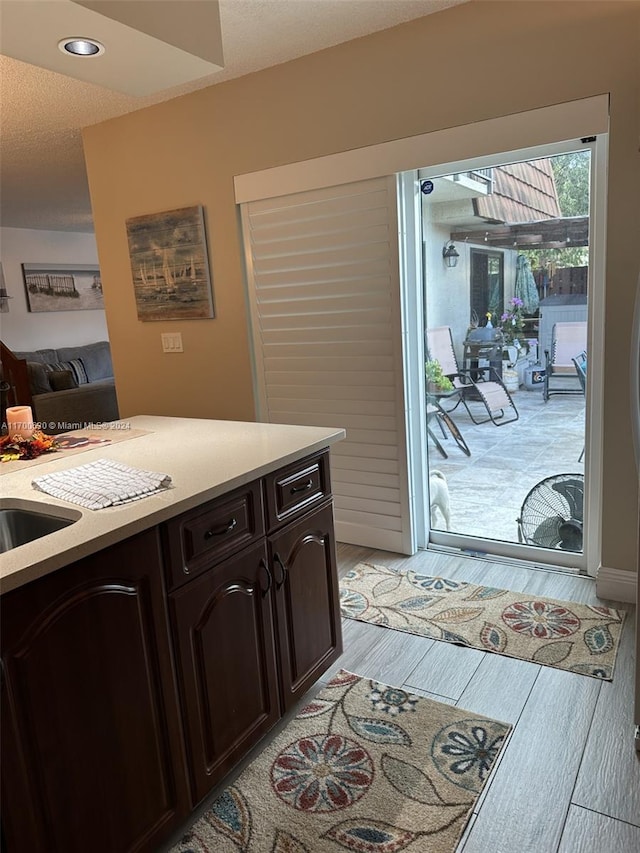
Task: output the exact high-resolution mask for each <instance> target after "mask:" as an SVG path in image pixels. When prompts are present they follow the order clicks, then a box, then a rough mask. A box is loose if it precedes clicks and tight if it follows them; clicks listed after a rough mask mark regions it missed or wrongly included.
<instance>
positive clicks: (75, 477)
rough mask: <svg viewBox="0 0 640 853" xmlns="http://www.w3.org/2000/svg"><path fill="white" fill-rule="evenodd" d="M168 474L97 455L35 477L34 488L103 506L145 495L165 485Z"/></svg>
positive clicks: (88, 505)
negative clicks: (75, 464)
mask: <svg viewBox="0 0 640 853" xmlns="http://www.w3.org/2000/svg"><path fill="white" fill-rule="evenodd" d="M170 483H171V477H170V476H169V475H168V474H160V473H158V472H156V471H143V470H141V469H139V468H130V467H129V466H128V465H123V464H122V462H116V461H114V460H113V459H97V460H96V461H95V462H88V463H87V464H86V465H79V466H78V467H77V468H67V470H66V471H56V472H55V473H53V474H43V476H41V477H36V478H35V479H34V480H33V481H32V484H33V486H35V488H36V489H40V491H42V492H46V493H47V494H48V495H51V496H52V497H54V498H60V500H63V501H70V502H71V503H74V504H79V505H80V506H83V507H85V509H104V508H105V507H108V506H119V505H120V504H126V503H130V502H131V501H137V500H140V498H146V497H148V496H149V495H153V494H157V493H158V492H160V491H163V490H164V489H166V488H168V486H169V484H170Z"/></svg>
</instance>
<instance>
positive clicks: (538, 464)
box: [428, 382, 585, 542]
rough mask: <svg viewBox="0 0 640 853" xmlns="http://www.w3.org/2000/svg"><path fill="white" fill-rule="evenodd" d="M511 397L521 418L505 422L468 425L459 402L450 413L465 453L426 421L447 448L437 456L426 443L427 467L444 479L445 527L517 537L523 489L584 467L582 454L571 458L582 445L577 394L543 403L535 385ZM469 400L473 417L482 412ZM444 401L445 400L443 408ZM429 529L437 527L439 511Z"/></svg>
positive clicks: (582, 414)
mask: <svg viewBox="0 0 640 853" xmlns="http://www.w3.org/2000/svg"><path fill="white" fill-rule="evenodd" d="M556 387H557V386H556ZM570 387H575V382H571V383H570ZM511 396H512V398H513V402H514V403H515V405H516V408H517V409H518V412H519V415H520V418H519V420H517V421H515V422H514V423H510V424H505V425H504V426H499V427H496V426H495V425H494V424H492V423H491V422H490V421H489V422H488V423H484V424H480V425H475V424H474V423H473V422H472V421H471V419H470V418H469V415H468V413H467V411H466V409H465V408H464V406H462V405H459V406H458V407H457V409H456V410H455V411H453V412H451V417H452V418H453V420H454V421H455V423H456V425H457V426H458V429H459V430H460V432H461V433H462V435H463V437H464V439H465V441H466V443H467V445H468V447H469V449H470V451H471V456H469V457H467V456H465V454H464V453H463V452H462V450H460V448H459V447H458V445H457V444H456V443H455V441H454V440H453V438H452V437H451V436H449V435H448V433H447V436H448V437H447V439H443V438H442V434H441V432H440V429H439V427H438V425H437V423H436V422H435V420H432V422H431V428H432V430H433V432H434V434H435V435H436V436H437V437H438V439H439V440H440V442H441V444H442V446H443V448H444V450H445V451H446V453H447V454H448V458H447V459H444V458H443V457H442V456H441V454H440V453H439V451H438V449H437V448H436V447H435V445H434V443H433V442H432V441H431V440H429V441H428V453H429V466H430V469H431V470H433V469H437V470H439V471H442V473H443V474H444V475H445V477H446V478H447V483H448V487H449V496H450V505H451V526H450V531H451V532H455V533H464V534H467V535H472V536H483V537H486V538H490V539H499V540H502V541H506V542H517V541H518V524H517V518H518V517H519V515H520V510H521V508H522V502H523V501H524V499H525V497H526V496H527V494H528V492H529V490H530V489H531V488H532V487H533V486H534V485H536V483H539V482H540V481H541V480H543V479H544V478H545V477H550V476H551V475H552V474H561V473H583V472H584V464H583V460H582V461H580V462H578V459H579V458H580V454H581V452H582V448H583V445H584V424H585V401H584V397H583V396H582V395H577V394H576V395H558V396H551V397H550V398H549V400H548V402H546V403H545V402H544V400H543V398H542V391H541V390H535V391H528V390H526V389H525V388H524V387H520V389H519V390H518V391H517V392H512V395H511ZM469 405H470V406H471V407H472V411H473V412H474V415H475V414H476V412H477V413H478V414H477V415H476V416H477V417H481V416H482V415H483V414H484V413H485V410H484V408H483V406H482V404H481V403H470V404H469ZM450 406H451V403H450V402H449V401H445V408H450ZM435 529H444V525H443V522H442V518H441V516H440V515H438V523H437V524H436V525H435Z"/></svg>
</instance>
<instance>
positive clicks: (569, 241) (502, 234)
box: [451, 216, 589, 249]
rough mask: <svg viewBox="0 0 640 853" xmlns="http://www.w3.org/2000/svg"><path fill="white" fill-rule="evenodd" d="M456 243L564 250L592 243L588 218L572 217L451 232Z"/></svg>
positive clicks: (508, 247)
mask: <svg viewBox="0 0 640 853" xmlns="http://www.w3.org/2000/svg"><path fill="white" fill-rule="evenodd" d="M451 239H452V240H453V241H454V242H457V243H465V242H467V243H479V244H483V243H484V244H486V245H487V246H491V247H494V248H502V249H565V248H569V247H571V248H573V247H575V246H588V245H589V217H588V216H571V217H564V218H561V219H544V220H541V221H539V222H515V223H510V224H503V225H495V224H490V223H487V224H486V225H485V227H484V228H482V229H477V228H475V229H474V230H473V231H452V232H451Z"/></svg>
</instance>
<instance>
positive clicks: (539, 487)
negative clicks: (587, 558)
mask: <svg viewBox="0 0 640 853" xmlns="http://www.w3.org/2000/svg"><path fill="white" fill-rule="evenodd" d="M583 503H584V475H583V474H554V475H553V476H552V477H546V478H545V479H544V480H541V481H540V482H539V483H537V484H536V485H535V486H534V487H533V488H532V489H531V490H530V492H529V493H528V495H527V496H526V498H525V499H524V501H523V504H522V507H521V509H520V518H518V519H517V521H518V539H519V541H520V542H525V543H526V544H527V545H538V546H540V547H542V548H558V549H560V550H562V551H582V523H583Z"/></svg>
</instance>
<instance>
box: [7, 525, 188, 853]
mask: <svg viewBox="0 0 640 853" xmlns="http://www.w3.org/2000/svg"><path fill="white" fill-rule="evenodd" d="M1 603H2V649H3V664H4V685H3V689H2V777H3V778H2V822H3V829H4V832H5V839H6V850H7V853H14V851H24V850H29V851H30V853H54V851H55V852H56V853H76V851H77V853H86V851H87V850H91V853H113V851H116V850H117V851H119V853H125V851H134V850H135V851H136V853H139V851H143V850H144V851H153V850H156V849H157V847H158V842H160V841H162V840H163V839H164V838H165V837H166V836H167V834H170V833H171V832H172V831H173V830H174V829H175V828H176V827H177V826H178V825H179V824H180V822H181V821H182V820H183V819H184V817H185V816H186V814H188V794H187V780H186V771H185V768H184V756H183V751H182V749H183V748H182V737H181V734H180V728H179V709H178V700H177V696H176V693H175V684H174V679H173V671H172V666H171V654H170V644H169V637H168V625H167V623H168V619H167V611H166V603H165V599H164V593H163V586H162V568H161V565H160V552H159V542H158V534H157V531H156V530H150V531H147V532H145V533H142V534H140V535H139V536H136V537H134V538H132V539H129V540H127V541H126V542H122V543H120V544H118V545H114V546H113V547H111V548H108V549H106V550H104V551H101V552H100V553H98V554H95V555H93V556H90V557H86V558H84V559H82V560H80V561H78V562H77V563H74V564H72V565H71V566H68V567H67V568H65V569H61V570H59V571H58V572H55V573H53V574H51V575H49V576H47V577H45V578H42V579H41V580H37V581H34V582H33V583H31V584H28V585H27V586H25V587H23V588H22V589H18V590H16V591H15V592H11V593H8V594H7V595H5V596H3V598H2V601H1Z"/></svg>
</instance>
